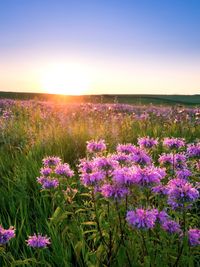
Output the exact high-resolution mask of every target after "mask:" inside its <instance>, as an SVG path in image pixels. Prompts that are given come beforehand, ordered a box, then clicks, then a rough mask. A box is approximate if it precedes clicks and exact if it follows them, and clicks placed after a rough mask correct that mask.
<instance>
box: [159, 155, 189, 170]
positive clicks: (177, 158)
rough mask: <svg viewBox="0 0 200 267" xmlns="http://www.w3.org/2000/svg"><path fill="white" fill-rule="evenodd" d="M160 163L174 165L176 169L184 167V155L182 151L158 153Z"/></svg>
mask: <svg viewBox="0 0 200 267" xmlns="http://www.w3.org/2000/svg"><path fill="white" fill-rule="evenodd" d="M158 161H159V163H160V164H161V165H174V167H175V168H176V169H183V168H186V155H185V154H183V153H176V154H174V155H173V154H172V153H170V154H165V153H163V154H162V155H160V157H159V159H158Z"/></svg>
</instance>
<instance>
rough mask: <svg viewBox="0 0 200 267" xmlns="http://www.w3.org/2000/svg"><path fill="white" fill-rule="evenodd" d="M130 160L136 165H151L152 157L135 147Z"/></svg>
mask: <svg viewBox="0 0 200 267" xmlns="http://www.w3.org/2000/svg"><path fill="white" fill-rule="evenodd" d="M130 159H131V161H133V162H134V163H137V164H141V165H149V164H151V157H150V156H149V155H148V154H147V153H146V151H144V150H143V149H141V148H140V147H135V149H134V152H133V153H131V154H130Z"/></svg>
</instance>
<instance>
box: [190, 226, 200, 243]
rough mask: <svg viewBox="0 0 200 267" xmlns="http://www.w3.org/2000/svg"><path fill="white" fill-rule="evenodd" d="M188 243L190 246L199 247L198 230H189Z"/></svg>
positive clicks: (199, 237) (199, 236) (199, 234)
mask: <svg viewBox="0 0 200 267" xmlns="http://www.w3.org/2000/svg"><path fill="white" fill-rule="evenodd" d="M188 238H189V243H190V245H191V246H198V245H200V230H199V229H190V230H189V231H188Z"/></svg>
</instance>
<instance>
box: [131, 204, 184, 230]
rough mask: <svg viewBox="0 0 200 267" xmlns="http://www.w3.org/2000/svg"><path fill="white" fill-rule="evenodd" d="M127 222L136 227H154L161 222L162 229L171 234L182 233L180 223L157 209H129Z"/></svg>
mask: <svg viewBox="0 0 200 267" xmlns="http://www.w3.org/2000/svg"><path fill="white" fill-rule="evenodd" d="M126 220H127V222H128V223H129V224H130V225H131V226H132V227H135V228H138V229H140V228H142V229H152V228H154V227H155V226H156V223H160V225H161V227H162V229H163V230H164V231H166V232H168V233H170V234H175V233H178V234H181V233H182V231H181V227H180V225H179V223H177V222H175V221H173V220H171V219H170V217H169V215H168V214H167V213H166V212H165V211H160V212H159V211H158V210H157V209H141V208H140V209H136V210H135V211H134V210H131V211H128V212H127V215H126Z"/></svg>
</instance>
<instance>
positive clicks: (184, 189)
mask: <svg viewBox="0 0 200 267" xmlns="http://www.w3.org/2000/svg"><path fill="white" fill-rule="evenodd" d="M166 188H167V195H168V204H170V205H171V206H172V207H173V208H174V209H175V208H178V207H182V206H183V203H187V202H192V201H195V200H196V199H197V198H198V197H199V192H198V190H197V189H195V188H194V187H192V185H191V184H190V183H188V182H187V181H186V180H184V179H179V178H176V179H172V180H170V181H169V182H168V184H167V187H166Z"/></svg>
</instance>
